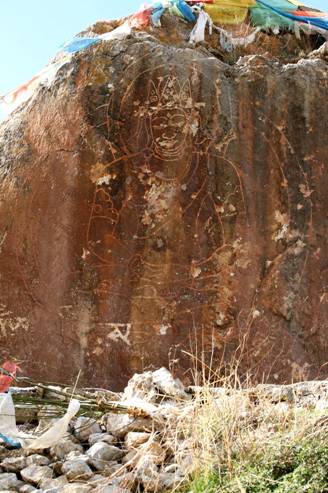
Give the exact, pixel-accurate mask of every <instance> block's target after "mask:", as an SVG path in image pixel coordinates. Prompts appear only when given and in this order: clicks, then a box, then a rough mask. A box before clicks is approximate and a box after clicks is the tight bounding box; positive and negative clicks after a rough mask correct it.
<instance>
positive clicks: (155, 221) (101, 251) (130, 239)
mask: <svg viewBox="0 0 328 493" xmlns="http://www.w3.org/2000/svg"><path fill="white" fill-rule="evenodd" d="M142 94H143V101H140V100H139V99H138V98H137V95H138V96H142ZM212 110H213V108H212ZM116 111H117V109H116ZM205 111H209V109H208V108H204V103H202V102H198V101H195V98H194V97H193V95H192V88H191V84H190V81H189V80H183V81H180V80H179V79H178V78H177V77H174V76H172V75H167V76H166V77H159V78H158V79H155V80H151V81H149V82H148V84H145V83H144V85H143V86H140V85H139V88H138V91H137V92H136V93H134V92H133V90H131V88H130V90H128V91H127V92H126V93H125V94H124V95H123V97H122V98H121V101H120V109H119V115H118V117H117V121H118V123H117V125H116V132H112V134H111V135H112V136H113V138H114V139H115V140H116V148H117V154H116V155H115V159H114V158H113V161H112V162H111V163H109V164H108V165H104V166H103V168H102V172H101V174H100V176H99V178H98V179H97V184H96V190H95V195H94V203H93V206H92V211H91V217H90V224H89V229H88V245H87V248H88V251H89V252H90V254H91V255H90V261H91V262H93V265H94V266H96V267H97V272H98V278H97V286H96V288H95V294H96V296H97V299H98V311H99V316H100V317H101V318H102V320H104V321H105V323H108V324H113V323H116V324H118V323H119V324H129V335H130V340H129V345H130V347H131V351H132V352H135V354H140V350H141V348H144V347H145V340H144V334H145V331H146V332H147V333H149V341H151V340H152V336H153V335H156V336H160V335H165V336H166V337H167V338H169V337H171V339H172V344H173V343H174V342H175V341H176V338H177V334H181V332H183V330H185V331H186V330H187V327H189V328H191V327H193V326H195V324H196V325H197V326H203V325H204V324H205V323H209V324H210V323H212V322H213V320H212V319H213V318H215V317H216V314H215V313H214V312H215V309H214V308H213V307H212V306H211V299H213V303H215V300H217V292H218V285H219V281H220V276H219V273H220V270H221V269H222V266H220V261H219V255H220V252H222V250H223V249H225V248H226V247H227V246H228V245H229V241H230V239H231V237H232V234H231V233H232V228H233V223H234V216H235V211H236V209H235V206H234V205H233V204H234V202H235V201H236V200H238V194H239V193H240V183H239V179H238V175H237V173H236V171H235V169H234V168H233V167H232V166H230V165H229V164H227V163H226V162H225V161H224V158H223V157H222V156H220V155H216V154H215V151H214V145H215V134H213V133H207V128H206V125H205V126H204V122H202V115H203V114H204V112H205ZM113 113H115V110H114V111H113V110H111V117H112V118H113V120H115V118H114V116H115V115H114V114H113ZM229 207H230V209H229ZM212 312H213V313H212ZM108 327H109V325H108ZM146 346H147V344H146ZM134 350H135V351H134ZM130 361H133V357H131V356H130ZM131 364H132V367H133V368H132V370H133V371H137V370H138V369H140V368H138V361H137V357H136V362H135V364H134V363H133V362H132V363H131Z"/></svg>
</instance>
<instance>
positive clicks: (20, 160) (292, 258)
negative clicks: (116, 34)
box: [0, 31, 328, 389]
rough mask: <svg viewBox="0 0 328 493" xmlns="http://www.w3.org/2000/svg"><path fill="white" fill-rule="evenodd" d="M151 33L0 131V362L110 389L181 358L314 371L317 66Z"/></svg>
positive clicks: (323, 317) (72, 77) (104, 51)
mask: <svg viewBox="0 0 328 493" xmlns="http://www.w3.org/2000/svg"><path fill="white" fill-rule="evenodd" d="M160 32H161V33H162V31H160ZM153 34H154V33H153ZM161 36H162V38H163V35H162V34H161ZM161 36H159V38H155V37H154V36H150V35H149V34H147V33H140V32H139V33H136V34H134V35H132V36H130V37H129V38H127V39H125V40H122V41H114V42H103V43H102V44H101V45H99V46H98V47H95V48H91V49H89V50H86V51H84V52H81V53H79V54H77V55H75V56H74V57H73V58H72V60H71V62H70V63H68V64H67V65H65V66H64V67H63V68H62V69H61V70H60V71H59V73H58V74H57V77H56V79H55V81H54V82H53V84H52V86H51V88H50V89H49V88H41V89H40V90H39V91H38V94H37V95H36V96H35V97H34V98H33V100H32V101H30V102H29V103H28V104H27V105H25V107H23V108H21V109H20V110H18V111H16V113H15V114H14V115H13V116H12V117H11V119H10V120H8V121H6V122H4V123H3V124H2V125H1V127H0V151H1V154H0V197H1V201H0V251H1V255H0V272H1V277H0V292H1V305H0V337H1V353H2V354H1V356H2V357H8V356H16V357H17V358H19V359H21V360H23V361H24V370H26V371H27V370H28V371H29V373H30V374H31V375H32V376H33V375H37V376H38V377H43V378H48V379H50V378H51V380H54V379H57V380H58V379H61V380H63V381H65V380H70V379H71V378H72V377H73V376H74V375H76V373H77V371H78V369H79V368H82V370H83V378H84V382H86V383H89V384H92V385H96V384H97V383H100V382H101V385H102V386H106V385H110V386H111V387H112V388H116V389H120V388H122V387H123V384H125V383H126V381H127V380H128V378H129V377H130V376H131V375H132V374H133V373H134V372H138V371H140V370H142V369H144V368H152V367H159V366H161V365H166V366H167V365H168V359H170V360H171V361H174V363H175V368H176V369H177V373H178V374H180V375H181V374H183V372H184V371H185V370H186V368H188V367H189V366H190V359H189V357H187V356H186V355H185V354H184V353H183V351H187V352H191V353H194V354H195V355H196V356H197V357H198V358H205V359H209V358H210V357H211V355H212V353H213V356H214V358H217V359H218V361H220V359H221V357H222V354H224V355H225V358H226V359H229V358H231V357H233V355H234V354H236V351H237V349H238V348H239V349H238V351H239V352H237V354H238V355H239V356H241V360H242V366H241V368H243V369H245V368H248V369H249V370H250V371H251V372H252V373H253V375H255V376H258V377H259V379H262V378H263V376H265V377H268V378H269V379H271V380H274V381H275V380H277V381H289V380H291V379H294V380H295V379H304V378H310V377H317V376H318V375H319V374H320V371H321V370H322V372H323V373H327V367H323V369H322V365H323V364H324V363H326V361H327V344H328V343H327V341H328V337H327V336H328V327H327V315H328V310H327V301H328V300H327V292H326V286H327V280H328V279H327V205H328V203H327V202H328V200H327V185H328V184H327V173H326V170H325V167H326V163H327V154H328V144H327V140H326V138H325V137H326V133H327V119H326V115H327V110H328V97H327V96H328V89H327V87H328V86H327V75H328V66H327V63H326V61H325V60H322V59H319V58H318V59H316V58H311V59H299V61H297V60H294V62H293V63H288V64H285V63H284V62H283V61H279V60H277V59H273V58H270V56H269V55H268V56H266V57H265V56H262V55H261V56H260V55H249V56H245V57H242V58H240V59H239V61H237V62H236V63H235V64H234V65H232V64H230V65H229V64H226V63H224V62H223V61H222V60H220V57H219V55H216V56H214V55H213V53H212V52H213V50H212V49H210V48H209V47H207V48H206V46H201V47H198V48H197V47H196V48H193V47H191V46H190V45H188V44H187V43H186V42H184V41H181V40H180V41H177V40H174V42H172V43H171V44H169V42H168V41H167V42H165V41H163V40H161ZM282 46H283V42H282V44H281V47H282ZM253 49H254V53H256V46H255V47H254V48H253Z"/></svg>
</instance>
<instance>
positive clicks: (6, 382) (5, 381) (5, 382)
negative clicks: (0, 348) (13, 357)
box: [0, 361, 20, 392]
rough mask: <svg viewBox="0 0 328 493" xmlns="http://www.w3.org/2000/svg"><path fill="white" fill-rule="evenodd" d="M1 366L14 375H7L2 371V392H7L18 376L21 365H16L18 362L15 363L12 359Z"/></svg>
mask: <svg viewBox="0 0 328 493" xmlns="http://www.w3.org/2000/svg"><path fill="white" fill-rule="evenodd" d="M1 368H3V369H4V370H6V371H7V372H8V373H11V375H12V376H10V375H5V374H4V373H3V374H1V373H0V392H7V390H8V389H9V388H10V386H11V384H12V381H13V380H14V378H15V377H16V374H17V370H20V368H19V366H18V365H16V363H13V362H12V361H6V362H5V363H4V364H3V365H2V366H1Z"/></svg>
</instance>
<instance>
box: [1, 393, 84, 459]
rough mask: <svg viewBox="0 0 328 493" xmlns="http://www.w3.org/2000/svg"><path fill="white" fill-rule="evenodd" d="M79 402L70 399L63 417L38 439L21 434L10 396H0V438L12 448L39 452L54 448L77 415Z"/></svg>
mask: <svg viewBox="0 0 328 493" xmlns="http://www.w3.org/2000/svg"><path fill="white" fill-rule="evenodd" d="M79 409H80V402H79V401H78V400H76V399H72V400H71V402H70V403H69V405H68V408H67V411H66V414H65V416H63V417H62V418H60V419H59V420H58V421H56V422H55V423H54V424H53V425H52V426H51V427H50V428H49V430H47V431H46V432H45V433H43V434H42V435H41V436H40V437H33V436H32V435H29V434H27V433H23V432H21V431H20V430H19V429H18V428H17V426H16V415H15V406H14V403H13V399H12V396H11V394H10V393H9V394H0V437H1V438H2V439H3V440H4V441H5V442H6V443H7V444H9V445H11V446H14V447H19V446H22V447H23V448H27V449H33V450H39V449H40V450H41V449H45V448H49V447H52V446H54V445H55V444H56V443H58V442H59V441H60V440H62V439H63V438H64V436H65V435H66V433H67V427H68V425H69V422H70V421H71V419H72V418H73V417H74V416H75V415H76V414H77V413H78V411H79Z"/></svg>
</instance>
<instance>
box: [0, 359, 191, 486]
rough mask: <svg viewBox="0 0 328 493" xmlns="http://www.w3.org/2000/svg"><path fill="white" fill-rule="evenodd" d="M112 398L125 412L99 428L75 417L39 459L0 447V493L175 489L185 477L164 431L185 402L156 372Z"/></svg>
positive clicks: (178, 387) (175, 384)
mask: <svg viewBox="0 0 328 493" xmlns="http://www.w3.org/2000/svg"><path fill="white" fill-rule="evenodd" d="M117 398H120V400H121V402H124V403H125V404H126V405H128V406H130V411H129V412H127V413H125V414H123V413H120V414H116V413H109V414H105V415H104V416H103V417H102V419H101V420H100V421H99V422H97V421H96V420H95V419H92V418H89V417H84V416H80V417H78V418H77V419H76V420H75V422H74V423H72V426H71V429H70V430H69V431H68V433H67V437H65V439H63V440H62V441H61V442H60V443H57V444H55V445H54V446H53V447H52V448H50V449H48V450H45V451H42V454H41V453H40V451H27V450H25V451H23V450H8V449H7V448H5V447H4V446H3V447H1V450H0V457H2V461H1V463H0V492H4V491H7V492H9V491H16V492H17V491H18V492H21V493H32V492H40V491H42V492H43V493H61V492H63V493H66V492H67V493H68V492H70V493H74V492H76V493H77V492H79V493H81V492H82V493H84V492H89V491H98V492H104V493H132V492H135V491H137V490H138V491H147V492H159V491H165V490H167V489H169V490H170V489H173V488H174V487H175V486H177V485H178V484H179V483H180V482H181V481H183V479H184V477H185V471H184V470H183V469H182V467H183V463H181V464H178V463H177V462H176V461H175V454H174V443H172V441H171V443H170V440H169V439H168V436H169V433H168V430H169V429H173V427H172V426H171V424H172V423H173V421H172V420H174V419H175V418H176V417H177V416H182V415H183V413H184V411H183V409H185V410H186V409H189V407H190V404H191V396H190V395H188V394H187V393H186V392H185V390H184V387H183V385H182V383H181V382H180V381H179V380H174V379H173V377H172V375H171V374H170V372H169V371H168V370H166V369H164V368H162V369H160V370H158V371H156V372H146V373H144V374H142V375H135V376H134V377H133V378H132V379H131V380H130V382H129V384H128V386H127V388H126V389H125V391H124V393H123V394H122V395H117ZM42 414H43V415H44V414H45V413H44V410H43V413H42ZM42 424H44V423H42ZM39 427H40V426H39ZM187 462H188V461H185V463H187ZM189 462H190V461H189Z"/></svg>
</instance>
